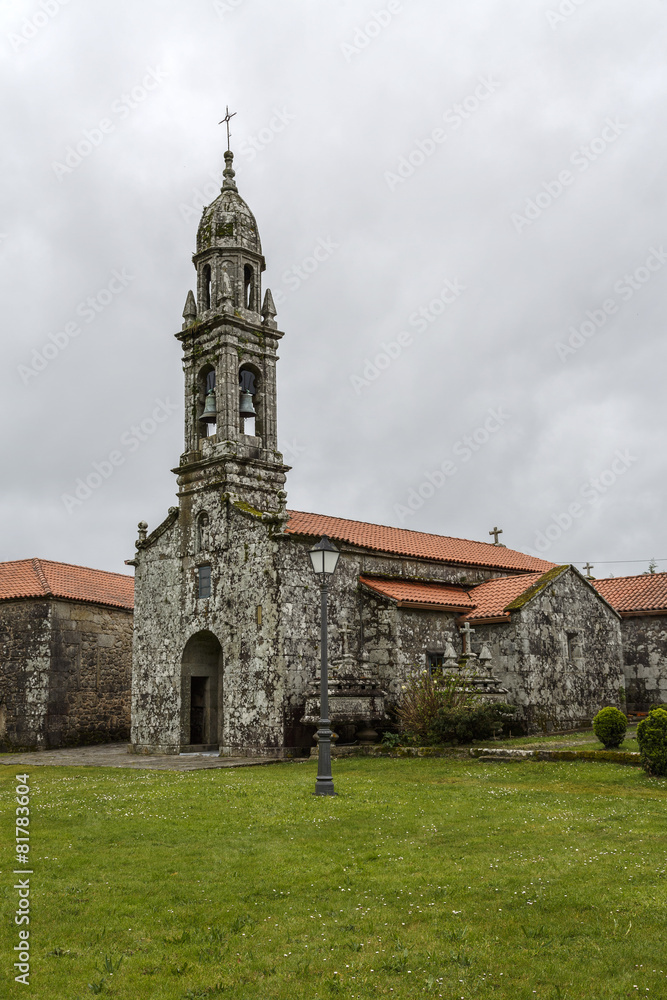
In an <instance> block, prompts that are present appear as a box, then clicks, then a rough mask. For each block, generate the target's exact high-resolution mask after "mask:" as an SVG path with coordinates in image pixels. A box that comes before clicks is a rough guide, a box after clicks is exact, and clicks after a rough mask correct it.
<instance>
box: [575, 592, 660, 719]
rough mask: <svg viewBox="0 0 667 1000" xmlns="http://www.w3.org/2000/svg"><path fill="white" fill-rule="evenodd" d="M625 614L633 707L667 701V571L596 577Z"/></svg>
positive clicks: (628, 681) (623, 629) (627, 668)
mask: <svg viewBox="0 0 667 1000" xmlns="http://www.w3.org/2000/svg"><path fill="white" fill-rule="evenodd" d="M593 585H594V587H595V588H596V590H597V591H598V592H599V593H600V594H601V595H602V596H603V597H604V598H605V600H607V601H608V602H609V603H610V604H611V605H612V606H613V607H614V608H616V610H617V611H618V613H619V615H620V616H621V619H622V623H621V632H622V636H623V660H624V663H625V681H626V697H627V704H628V710H629V711H636V712H646V711H648V710H649V709H650V707H651V706H652V705H662V704H666V703H667V573H644V574H642V575H641V576H620V577H613V578H611V579H609V580H595V581H594V582H593Z"/></svg>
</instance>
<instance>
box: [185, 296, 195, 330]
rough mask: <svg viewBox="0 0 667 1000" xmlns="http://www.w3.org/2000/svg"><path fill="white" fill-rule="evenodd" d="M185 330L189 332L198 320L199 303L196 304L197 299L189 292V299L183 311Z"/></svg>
mask: <svg viewBox="0 0 667 1000" xmlns="http://www.w3.org/2000/svg"><path fill="white" fill-rule="evenodd" d="M183 319H184V321H185V322H184V323H183V329H184V330H187V328H188V327H189V326H192V324H193V323H194V321H195V320H196V319H197V303H196V302H195V297H194V295H193V294H192V291H189V292H188V297H187V299H186V300H185V308H184V309H183Z"/></svg>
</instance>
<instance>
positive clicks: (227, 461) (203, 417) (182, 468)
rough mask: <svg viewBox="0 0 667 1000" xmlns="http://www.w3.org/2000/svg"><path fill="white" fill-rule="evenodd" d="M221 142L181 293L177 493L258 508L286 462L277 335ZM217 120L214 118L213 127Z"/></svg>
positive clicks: (274, 504)
mask: <svg viewBox="0 0 667 1000" xmlns="http://www.w3.org/2000/svg"><path fill="white" fill-rule="evenodd" d="M235 114H236V112H233V113H232V114H230V112H229V108H227V109H226V115H225V117H224V118H223V119H222V122H225V123H226V125H227V146H228V148H227V149H226V150H225V153H224V159H225V169H224V171H223V180H222V187H221V189H220V194H219V195H218V197H217V198H216V199H215V200H214V201H213V202H212V203H211V204H210V205H208V206H207V207H206V208H205V209H204V211H203V214H202V218H201V222H200V223H199V229H198V231H197V249H196V252H195V253H194V255H193V257H192V261H193V263H194V266H195V270H196V272H197V293H196V297H195V295H194V294H193V293H192V292H189V293H188V296H187V299H186V303H185V309H184V310H183V320H184V322H183V328H182V330H181V332H180V333H178V334H176V336H177V337H178V339H179V340H180V341H181V344H182V346H183V370H184V373H185V450H184V452H183V455H182V456H181V461H180V465H179V468H178V469H174V472H176V474H177V475H178V477H179V480H178V482H179V487H180V495H181V496H182V495H184V494H188V493H190V492H192V491H196V490H199V489H201V487H202V486H204V485H212V484H213V483H215V485H216V488H217V489H218V490H219V489H220V488H222V491H223V492H226V493H229V494H233V495H235V496H237V497H238V498H239V499H241V500H243V501H245V502H247V503H249V504H250V505H251V506H253V507H254V508H258V509H259V510H261V511H266V512H277V511H279V510H281V509H283V508H284V500H285V496H286V494H285V493H284V490H283V487H284V484H285V475H286V473H287V472H288V470H289V466H286V465H285V464H284V463H283V457H282V455H281V454H280V452H279V451H278V438H277V426H276V416H277V414H276V410H277V405H276V371H275V366H276V361H277V360H278V357H277V347H278V342H279V340H280V338H281V337H282V336H283V334H282V333H281V332H280V331H279V330H278V324H277V323H276V321H275V316H276V309H275V305H274V303H273V296H272V295H271V292H270V290H269V289H267V290H266V293H265V295H264V299H263V302H262V278H261V276H262V272H263V271H264V270H265V268H266V264H265V261H264V256H263V254H262V245H261V242H260V238H259V230H258V228H257V222H256V220H255V217H254V215H253V214H252V212H251V211H250V209H249V207H248V205H247V204H246V202H245V201H244V199H243V198H242V197H241V196H240V194H239V193H238V188H237V186H236V179H235V177H236V175H235V171H234V167H233V163H234V154H233V152H232V151H231V149H230V148H229V139H230V136H231V133H230V132H229V122H230V121H231V119H232V118H233V117H234V115H235ZM222 122H221V124H222Z"/></svg>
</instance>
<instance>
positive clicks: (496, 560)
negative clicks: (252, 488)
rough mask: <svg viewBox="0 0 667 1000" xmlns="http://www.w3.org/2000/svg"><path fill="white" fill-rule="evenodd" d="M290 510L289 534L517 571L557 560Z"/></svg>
mask: <svg viewBox="0 0 667 1000" xmlns="http://www.w3.org/2000/svg"><path fill="white" fill-rule="evenodd" d="M287 513H288V514H289V521H288V522H287V527H286V529H285V530H286V531H287V532H288V533H289V534H292V535H306V536H309V537H312V538H320V537H321V536H322V535H327V536H328V537H329V538H331V539H332V540H333V541H336V542H347V543H348V544H350V545H356V546H358V547H359V548H363V549H372V550H373V551H375V552H387V553H390V554H392V555H398V556H409V557H412V558H417V559H428V560H431V561H432V562H444V563H457V564H459V565H464V566H484V567H488V568H489V569H505V570H514V571H515V572H522V571H525V572H536V571H539V572H542V573H544V572H545V571H546V570H549V569H551V568H552V567H553V566H554V563H550V562H546V560H544V559H537V558H534V557H533V556H526V555H524V554H523V553H521V552H515V551H514V550H513V549H506V548H503V547H502V546H500V545H492V544H491V543H490V542H472V541H468V540H467V539H465V538H448V537H447V536H446V535H429V534H426V533H425V532H422V531H409V530H408V529H407V528H389V527H386V526H385V525H382V524H367V523H366V522H365V521H349V520H347V519H346V518H342V517H328V516H327V515H326V514H305V513H301V512H299V511H288V512H287Z"/></svg>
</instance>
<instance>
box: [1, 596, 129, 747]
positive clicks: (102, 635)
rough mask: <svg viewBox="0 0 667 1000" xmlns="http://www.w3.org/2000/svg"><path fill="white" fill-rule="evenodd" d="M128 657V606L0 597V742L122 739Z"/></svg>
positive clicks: (36, 744)
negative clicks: (119, 606)
mask: <svg viewBox="0 0 667 1000" xmlns="http://www.w3.org/2000/svg"><path fill="white" fill-rule="evenodd" d="M131 662H132V611H131V609H125V608H115V607H104V606H96V605H94V604H89V603H84V602H79V601H69V600H62V599H57V598H55V597H47V598H42V599H39V598H34V599H23V600H5V601H2V602H0V664H1V668H0V669H1V671H2V673H1V675H0V747H2V749H3V750H15V749H19V748H38V749H43V748H47V747H58V746H71V745H76V744H80V743H104V742H109V741H113V740H123V739H124V740H126V739H128V737H129V728H130V682H131Z"/></svg>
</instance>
